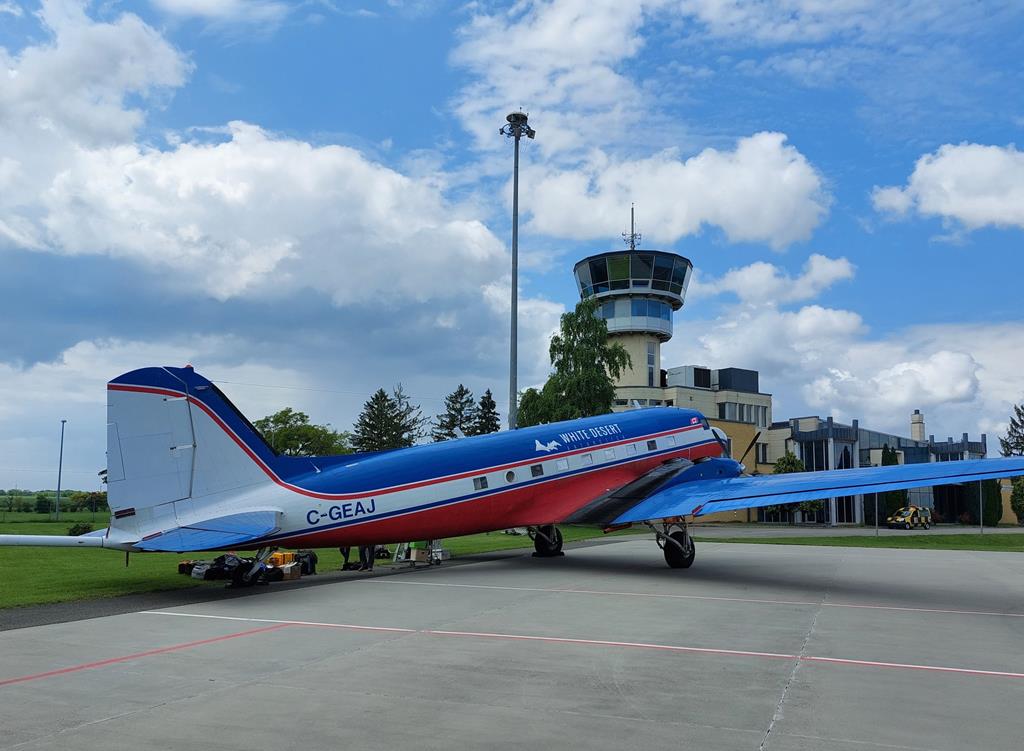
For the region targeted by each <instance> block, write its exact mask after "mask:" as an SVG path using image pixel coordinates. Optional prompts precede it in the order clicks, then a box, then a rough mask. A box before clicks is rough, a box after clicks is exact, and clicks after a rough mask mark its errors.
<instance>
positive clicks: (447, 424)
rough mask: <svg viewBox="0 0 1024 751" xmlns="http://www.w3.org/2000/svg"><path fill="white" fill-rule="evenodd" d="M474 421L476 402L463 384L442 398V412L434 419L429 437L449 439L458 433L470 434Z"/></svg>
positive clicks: (435, 440) (437, 439) (436, 439)
mask: <svg viewBox="0 0 1024 751" xmlns="http://www.w3.org/2000/svg"><path fill="white" fill-rule="evenodd" d="M475 422H476V402H475V401H474V399H473V392H472V391H470V390H469V389H467V388H466V387H465V386H463V385H462V384H461V383H460V384H459V387H458V388H457V389H455V391H453V392H452V393H450V394H448V396H446V397H445V398H444V412H443V413H442V414H440V415H438V416H437V417H436V418H435V420H434V427H433V429H432V430H431V431H430V437H431V438H433V439H434V442H435V443H436V442H439V441H449V440H451V439H452V438H457V437H458V436H459V434H460V433H461V434H462V435H472V433H471V431H470V428H471V427H472V426H473V424H474V423H475Z"/></svg>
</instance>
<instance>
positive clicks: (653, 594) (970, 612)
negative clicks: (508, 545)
mask: <svg viewBox="0 0 1024 751" xmlns="http://www.w3.org/2000/svg"><path fill="white" fill-rule="evenodd" d="M359 581H360V583H361V584H404V585H406V586H412V587H455V588H462V589H499V590H504V591H510V592H550V593H552V594H574V595H577V594H578V595H606V596H610V597H650V598H654V599H659V600H709V601H712V602H741V603H750V604H753V605H804V606H811V607H818V606H821V607H823V608H855V609H856V608H862V609H866V610H895V611H903V612H908V613H946V614H949V615H988V616H1000V617H1003V618H1024V613H1000V612H998V611H993V610H944V609H940V608H911V607H903V606H899V605H859V604H857V603H852V602H814V601H812V600H765V599H755V598H750V597H715V596H713V595H673V594H666V593H664V592H615V591H607V590H600V589H565V588H548V587H503V586H498V585H494V584H450V583H447V582H410V581H396V580H392V579H361V580H359Z"/></svg>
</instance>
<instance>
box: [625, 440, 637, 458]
mask: <svg viewBox="0 0 1024 751" xmlns="http://www.w3.org/2000/svg"><path fill="white" fill-rule="evenodd" d="M635 455H636V444H633V443H631V444H629V445H628V446H626V456H635Z"/></svg>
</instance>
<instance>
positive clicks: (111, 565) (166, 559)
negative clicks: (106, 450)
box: [0, 512, 632, 608]
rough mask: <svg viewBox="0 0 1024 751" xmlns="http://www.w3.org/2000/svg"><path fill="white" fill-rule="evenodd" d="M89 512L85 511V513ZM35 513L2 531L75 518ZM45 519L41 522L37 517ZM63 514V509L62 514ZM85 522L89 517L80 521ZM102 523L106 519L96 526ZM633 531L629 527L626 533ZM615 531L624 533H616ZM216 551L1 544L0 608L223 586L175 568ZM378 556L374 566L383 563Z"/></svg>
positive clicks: (458, 545)
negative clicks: (52, 519) (128, 551)
mask: <svg viewBox="0 0 1024 751" xmlns="http://www.w3.org/2000/svg"><path fill="white" fill-rule="evenodd" d="M85 513H86V514H88V512H85ZM20 516H24V517H36V518H35V519H34V520H29V519H20V520H18V521H14V522H10V521H9V522H7V523H0V534H39V535H46V534H49V535H64V534H67V528H68V526H69V525H70V524H71V523H73V522H74V521H77V519H62V520H61V521H60V522H48V521H45V515H37V514H22V515H20ZM40 516H41V517H43V519H44V520H43V521H39V517H40ZM62 516H63V514H62ZM82 521H87V520H82ZM103 526H105V522H103V523H100V524H97V525H96V528H101V527H103ZM631 532H632V530H627V531H626V532H625V533H626V534H629V533H631ZM562 533H563V535H564V538H565V540H566V542H573V541H575V540H584V539H588V538H592V537H603V536H604V535H603V534H602V533H601V531H600V530H595V529H580V528H575V527H567V528H563V529H562ZM613 534H623V532H615V533H613ZM445 547H446V548H448V549H449V550H450V551H451V552H452V556H453V557H459V556H468V555H473V554H475V553H486V552H492V551H496V550H515V549H521V548H532V547H533V542H532V541H531V540H530V538H529V537H527V536H526V535H506V534H502V533H501V532H491V533H489V534H479V535H469V536H467V537H455V538H452V539H449V540H446V541H445ZM217 555H218V554H217V553H192V554H178V553H136V554H133V555H132V556H131V563H130V565H129V567H128V568H125V565H124V554H123V553H120V552H118V551H114V550H97V549H75V548H32V547H0V608H10V607H19V606H25V605H40V604H44V603H51V602H69V601H74V600H90V599H96V598H101V597H117V596H118V595H127V594H136V593H139V592H156V591H161V590H170V589H184V588H189V587H202V586H206V587H211V586H212V587H223V586H224V582H222V581H214V582H201V581H196V580H194V579H190V578H188V577H186V576H182V575H181V574H179V573H178V570H177V568H178V561H180V560H183V559H185V558H196V559H204V560H208V559H211V558H215V557H216V556H217ZM317 556H318V558H319V563H318V564H317V566H318V569H319V570H321V571H337V570H338V569H340V568H341V553H339V552H338V550H337V548H323V549H320V550H317ZM358 557H359V556H358V551H357V550H355V549H353V550H352V558H351V560H358ZM387 563H388V562H386V561H378V565H382V564H383V565H387Z"/></svg>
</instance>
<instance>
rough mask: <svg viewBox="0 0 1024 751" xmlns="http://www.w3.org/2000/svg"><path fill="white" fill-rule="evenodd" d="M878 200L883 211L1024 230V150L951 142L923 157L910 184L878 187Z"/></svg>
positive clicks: (875, 196)
mask: <svg viewBox="0 0 1024 751" xmlns="http://www.w3.org/2000/svg"><path fill="white" fill-rule="evenodd" d="M872 201H873V202H874V206H875V209H877V210H878V211H883V212H888V213H892V214H896V215H905V214H907V213H909V212H910V211H916V212H917V213H918V214H920V215H922V216H937V217H941V218H942V219H944V220H954V221H956V222H959V223H960V224H961V225H963V226H964V227H965V228H967V229H968V230H974V229H978V228H980V227H985V226H994V227H1018V228H1024V153H1022V152H1020V151H1018V150H1017V148H1016V146H1014V145H1012V144H1011V145H1009V146H1005V147H1001V146H986V145H982V144H976V143H961V144H959V145H952V144H945V145H944V146H941V147H940V148H939V149H938V151H936V152H935V153H933V154H925V155H924V156H922V157H921V158H920V159H918V160H917V163H916V164H915V165H914V171H913V172H912V173H911V175H910V178H909V179H908V181H907V185H906V186H905V187H903V188H900V187H892V186H890V187H884V188H883V187H876V188H875V189H874V191H873V192H872Z"/></svg>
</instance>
